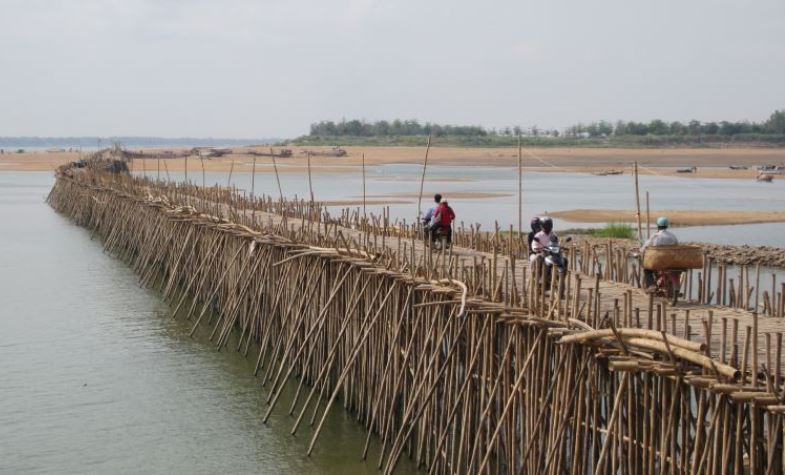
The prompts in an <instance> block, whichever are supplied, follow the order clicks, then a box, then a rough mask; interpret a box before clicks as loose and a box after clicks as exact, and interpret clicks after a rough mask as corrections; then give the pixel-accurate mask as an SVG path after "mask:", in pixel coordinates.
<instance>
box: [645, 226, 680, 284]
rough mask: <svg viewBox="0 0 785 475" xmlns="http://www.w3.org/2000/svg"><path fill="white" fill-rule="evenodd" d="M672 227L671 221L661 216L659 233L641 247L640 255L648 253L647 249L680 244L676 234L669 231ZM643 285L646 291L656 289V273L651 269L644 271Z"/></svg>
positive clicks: (658, 227)
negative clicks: (669, 227)
mask: <svg viewBox="0 0 785 475" xmlns="http://www.w3.org/2000/svg"><path fill="white" fill-rule="evenodd" d="M669 225H670V221H669V220H668V218H667V217H666V216H660V217H659V218H657V232H656V233H654V234H653V235H652V236H651V237H650V238H649V239H648V240H647V241H646V242H645V243H644V244H643V246H641V249H640V253H641V256H642V255H643V253H644V252H645V251H646V248H647V247H656V246H674V245H676V244H678V243H679V240H678V238H677V237H676V235H675V234H673V233H672V232H670V231H668V226H669ZM643 283H644V286H645V287H646V289H648V290H651V289H652V288H654V287H655V283H654V271H653V270H649V269H644V270H643Z"/></svg>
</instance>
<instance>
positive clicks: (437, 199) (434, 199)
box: [433, 193, 442, 203]
mask: <svg viewBox="0 0 785 475" xmlns="http://www.w3.org/2000/svg"><path fill="white" fill-rule="evenodd" d="M433 201H435V202H437V203H440V202H441V201H442V195H441V194H439V193H436V194H435V195H433Z"/></svg>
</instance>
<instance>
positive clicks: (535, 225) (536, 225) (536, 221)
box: [526, 216, 542, 258]
mask: <svg viewBox="0 0 785 475" xmlns="http://www.w3.org/2000/svg"><path fill="white" fill-rule="evenodd" d="M529 224H530V225H531V228H532V230H531V231H529V235H528V236H526V239H527V241H528V243H529V244H528V247H529V258H531V256H532V254H534V250H533V249H532V242H534V236H535V235H537V233H538V232H540V231H542V222H541V221H540V217H539V216H535V217H534V218H532V220H531V222H530V223H529Z"/></svg>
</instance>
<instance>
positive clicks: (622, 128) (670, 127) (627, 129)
mask: <svg viewBox="0 0 785 475" xmlns="http://www.w3.org/2000/svg"><path fill="white" fill-rule="evenodd" d="M565 134H566V135H567V136H570V137H579V136H588V137H608V136H615V137H621V136H625V135H637V136H641V135H672V136H695V137H697V136H701V135H708V136H711V135H719V136H723V137H732V136H734V135H753V134H755V135H783V134H785V110H782V111H775V112H774V113H773V114H771V116H770V117H769V119H768V120H766V121H764V122H748V121H744V122H728V121H722V122H700V121H697V120H691V121H689V122H688V123H686V124H685V123H682V122H679V121H675V122H665V121H663V120H659V119H655V120H652V121H651V122H624V121H621V120H620V121H618V122H616V123H615V124H612V123H610V122H606V121H600V122H592V123H590V124H586V125H584V124H578V125H573V126H572V127H569V128H567V130H565Z"/></svg>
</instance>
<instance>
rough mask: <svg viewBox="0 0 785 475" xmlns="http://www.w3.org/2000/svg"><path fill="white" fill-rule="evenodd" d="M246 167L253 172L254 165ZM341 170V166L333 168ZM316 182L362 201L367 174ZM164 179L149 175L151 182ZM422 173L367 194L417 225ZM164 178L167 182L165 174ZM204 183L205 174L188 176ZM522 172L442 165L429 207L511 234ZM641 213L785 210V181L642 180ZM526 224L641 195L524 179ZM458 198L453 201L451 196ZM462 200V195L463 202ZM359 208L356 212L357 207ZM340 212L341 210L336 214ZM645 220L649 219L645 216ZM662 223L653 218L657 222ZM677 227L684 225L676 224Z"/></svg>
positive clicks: (703, 229) (562, 179)
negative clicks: (437, 201)
mask: <svg viewBox="0 0 785 475" xmlns="http://www.w3.org/2000/svg"><path fill="white" fill-rule="evenodd" d="M245 165H246V166H244V167H243V169H244V170H247V169H248V166H247V164H245ZM331 168H335V167H331ZM279 169H280V170H282V172H281V173H280V179H281V188H282V191H283V194H284V195H285V196H287V197H295V196H298V197H300V198H303V197H304V198H306V199H307V198H308V196H309V185H308V177H307V174H306V173H304V172H302V171H299V172H287V171H286V170H287V167H286V166H285V165H281V166H279ZM257 170H260V172H257V173H256V175H255V178H254V180H253V181H254V183H253V187H254V189H255V192H256V194H257V195H259V194H262V193H264V194H267V195H271V196H274V197H277V196H278V185H277V183H276V180H275V175H274V174H273V173H272V169H271V166H269V165H262V164H259V165H258V166H257ZM315 170H317V172H315V173H314V174H313V176H312V180H311V181H312V186H313V190H314V197H315V199H316V200H319V201H329V200H346V199H351V200H358V199H359V200H361V199H362V193H363V191H362V187H363V183H362V173H361V172H360V169H359V168H358V167H346V170H345V172H340V173H318V169H315ZM156 173H157V172H151V171H149V170H148V171H147V175H148V176H155V175H156ZM421 173H422V167H421V166H419V165H411V164H391V165H381V166H369V167H367V172H366V176H367V178H366V189H367V194H368V197H369V199H379V198H380V197H382V199H385V198H386V199H393V200H395V201H405V203H393V204H391V205H389V207H390V214H391V216H392V217H393V218H398V219H406V220H407V222H412V221H413V220H414V219H416V217H417V197H418V195H419V190H420V177H421ZM169 176H170V178H171V179H174V180H183V179H184V175H183V174H182V173H171V174H170V175H169ZM251 176H252V174H251V173H236V172H235V173H233V174H232V175H231V184H233V185H234V186H237V187H238V188H239V189H242V190H246V191H249V192H250V190H251V187H252V179H251ZM162 178H165V175H164V174H163V172H162ZM188 178H189V179H190V180H191V181H193V182H194V183H197V184H201V183H202V174H201V172H196V173H194V172H191V173H190V174H189V177H188ZM229 178H230V176H229V174H228V173H215V172H213V173H206V175H205V178H204V181H205V183H206V184H207V185H208V186H209V185H214V184H220V185H223V186H225V185H227V183H229V181H230V180H229ZM517 190H518V176H517V169H515V168H510V167H492V166H476V167H466V166H438V167H431V168H429V169H428V171H427V175H426V180H425V188H424V198H423V199H424V201H423V205H422V207H423V208H425V207H426V206H429V205H430V199H431V198H430V197H431V196H433V193H435V192H439V193H443V194H444V195H445V196H446V197H448V198H449V201H450V204H451V206H452V207H453V208H454V209H455V211H456V214H457V215H458V218H457V219H458V222H459V223H460V222H464V224H465V225H466V226H468V225H469V224H474V223H479V224H481V226H482V228H481V229H483V230H493V226H494V224H495V223H496V222H498V224H499V225H500V226H501V227H502V228H505V229H506V228H507V227H508V226H509V225H510V224H513V225H517V221H518V198H517ZM640 190H641V207H642V210H643V212H644V214H645V192H646V191H649V196H650V206H651V209H652V210H656V209H680V210H741V211H744V210H783V209H785V179H779V177H778V178H777V179H775V180H774V182H773V183H756V182H755V181H754V180H752V179H744V180H741V179H739V180H737V179H709V178H700V179H697V178H681V177H673V176H652V175H642V176H641V177H640ZM462 192H473V193H486V192H496V193H502V194H504V195H503V196H495V197H492V198H476V197H469V198H460V197H457V198H456V197H455V194H456V193H462ZM523 193H524V195H523V208H524V222H526V223H528V221H529V219H531V217H533V216H536V215H543V214H547V213H548V212H553V211H562V210H569V209H576V208H580V209H634V207H635V188H634V185H633V181H632V178H631V176H630V175H629V174H627V175H617V176H594V175H590V174H587V173H548V172H526V173H525V175H524V179H523ZM451 195H453V196H451ZM457 196H460V195H457ZM351 207H352V208H357V205H353V206H351ZM333 208H334V211H335V210H336V209H337V208H338V207H333ZM381 210H382V205H370V206H368V211H369V212H374V213H377V214H381ZM644 218H645V216H644ZM655 218H656V216H652V220H654V219H655ZM676 224H677V225H678V223H676ZM602 226H603V224H602V223H581V222H564V221H560V220H556V227H557V230H558V229H560V228H561V229H564V228H577V227H595V228H596V227H602ZM676 232H677V234H678V235H679V237H680V238H681V239H682V240H683V241H704V242H712V243H717V244H734V245H744V244H747V245H753V246H779V247H785V223H764V224H744V225H730V226H694V227H678V229H677V230H676Z"/></svg>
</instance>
